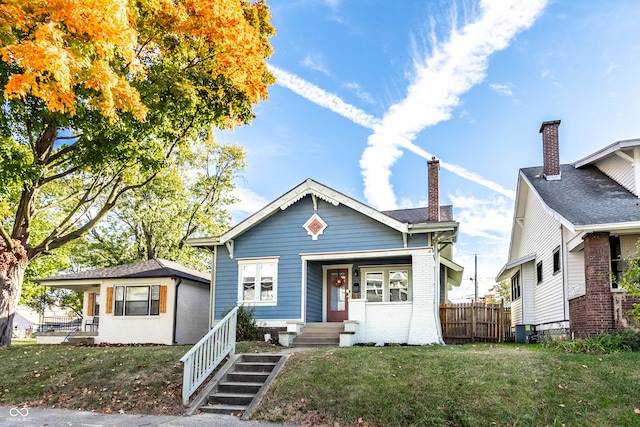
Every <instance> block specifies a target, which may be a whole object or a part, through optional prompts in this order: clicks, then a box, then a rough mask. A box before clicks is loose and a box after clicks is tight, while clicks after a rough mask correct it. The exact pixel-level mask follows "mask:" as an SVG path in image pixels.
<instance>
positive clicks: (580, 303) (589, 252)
mask: <svg viewBox="0 0 640 427" xmlns="http://www.w3.org/2000/svg"><path fill="white" fill-rule="evenodd" d="M610 271H611V249H610V246H609V233H592V234H588V235H586V236H585V237H584V278H585V294H584V295H583V296H581V297H578V298H574V299H572V300H570V301H569V319H570V328H571V332H572V333H573V334H574V335H575V336H576V337H584V336H592V335H597V334H599V333H600V332H606V331H607V330H609V329H611V328H613V327H614V323H613V300H612V296H611V279H610V278H609V274H610Z"/></svg>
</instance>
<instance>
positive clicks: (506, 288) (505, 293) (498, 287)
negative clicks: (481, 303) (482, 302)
mask: <svg viewBox="0 0 640 427" xmlns="http://www.w3.org/2000/svg"><path fill="white" fill-rule="evenodd" d="M490 290H491V292H495V293H497V294H498V299H500V300H502V301H503V302H504V303H505V304H507V303H510V302H511V281H510V280H508V279H507V280H503V281H502V282H500V283H496V284H495V285H493V287H491V289H490ZM490 302H494V301H490ZM495 302H498V301H495Z"/></svg>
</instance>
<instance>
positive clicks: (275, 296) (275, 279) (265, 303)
mask: <svg viewBox="0 0 640 427" xmlns="http://www.w3.org/2000/svg"><path fill="white" fill-rule="evenodd" d="M279 261H280V257H263V258H245V259H239V260H237V266H238V283H237V286H238V287H237V292H238V295H237V296H238V305H246V306H256V307H257V306H277V305H278V264H279ZM248 264H255V266H256V281H255V283H254V292H255V293H256V297H260V296H261V295H260V294H261V293H262V289H258V284H259V281H258V277H259V273H260V272H259V269H260V265H262V264H274V270H273V289H272V292H273V299H269V300H260V299H254V300H244V299H243V298H244V284H243V282H242V266H243V265H248Z"/></svg>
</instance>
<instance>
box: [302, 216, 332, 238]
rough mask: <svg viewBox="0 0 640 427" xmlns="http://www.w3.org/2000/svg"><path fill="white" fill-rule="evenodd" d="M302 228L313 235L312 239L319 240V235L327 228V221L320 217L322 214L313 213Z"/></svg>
mask: <svg viewBox="0 0 640 427" xmlns="http://www.w3.org/2000/svg"><path fill="white" fill-rule="evenodd" d="M302 228H304V229H305V230H307V234H308V235H309V236H311V240H318V236H319V235H321V234H322V233H323V232H324V229H325V228H327V223H326V222H324V221H323V220H322V218H320V215H318V214H317V213H314V214H313V215H311V218H309V219H308V220H307V222H305V223H304V225H303V226H302Z"/></svg>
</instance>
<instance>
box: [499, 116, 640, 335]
mask: <svg viewBox="0 0 640 427" xmlns="http://www.w3.org/2000/svg"><path fill="white" fill-rule="evenodd" d="M559 125H560V121H559V120H558V121H551V122H544V123H543V124H542V126H541V128H540V133H542V135H543V136H542V144H543V166H536V167H529V168H524V169H521V170H520V173H519V176H518V186H517V193H516V203H515V210H514V218H513V225H512V232H511V244H510V248H509V257H508V262H507V263H506V264H505V266H504V267H503V268H502V270H501V271H500V273H499V274H498V276H497V278H496V280H497V281H501V280H505V279H508V280H510V281H511V288H512V300H513V301H512V303H511V319H512V326H516V325H519V324H521V325H533V326H535V327H536V328H537V330H538V332H541V333H543V334H545V333H548V334H569V333H573V334H574V336H588V335H594V334H597V333H599V332H603V331H607V330H610V329H616V328H622V327H625V326H626V325H627V320H626V319H625V312H626V311H627V310H628V309H629V308H630V307H631V304H632V300H631V298H628V297H627V295H626V293H625V292H623V291H622V290H621V289H619V288H618V286H617V283H616V281H615V280H612V277H614V278H615V277H616V276H619V275H620V273H621V272H622V271H623V270H624V259H626V258H628V257H630V256H631V255H633V254H634V253H635V251H636V243H637V241H638V238H639V237H640V199H639V198H638V196H639V195H640V139H634V140H628V141H620V142H616V143H614V144H611V145H609V146H607V147H605V148H603V149H602V150H599V151H598V152H596V153H594V154H591V155H589V156H587V157H585V158H584V159H582V160H578V161H577V162H575V163H573V164H565V165H561V164H560V160H559V138H558V127H559Z"/></svg>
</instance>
